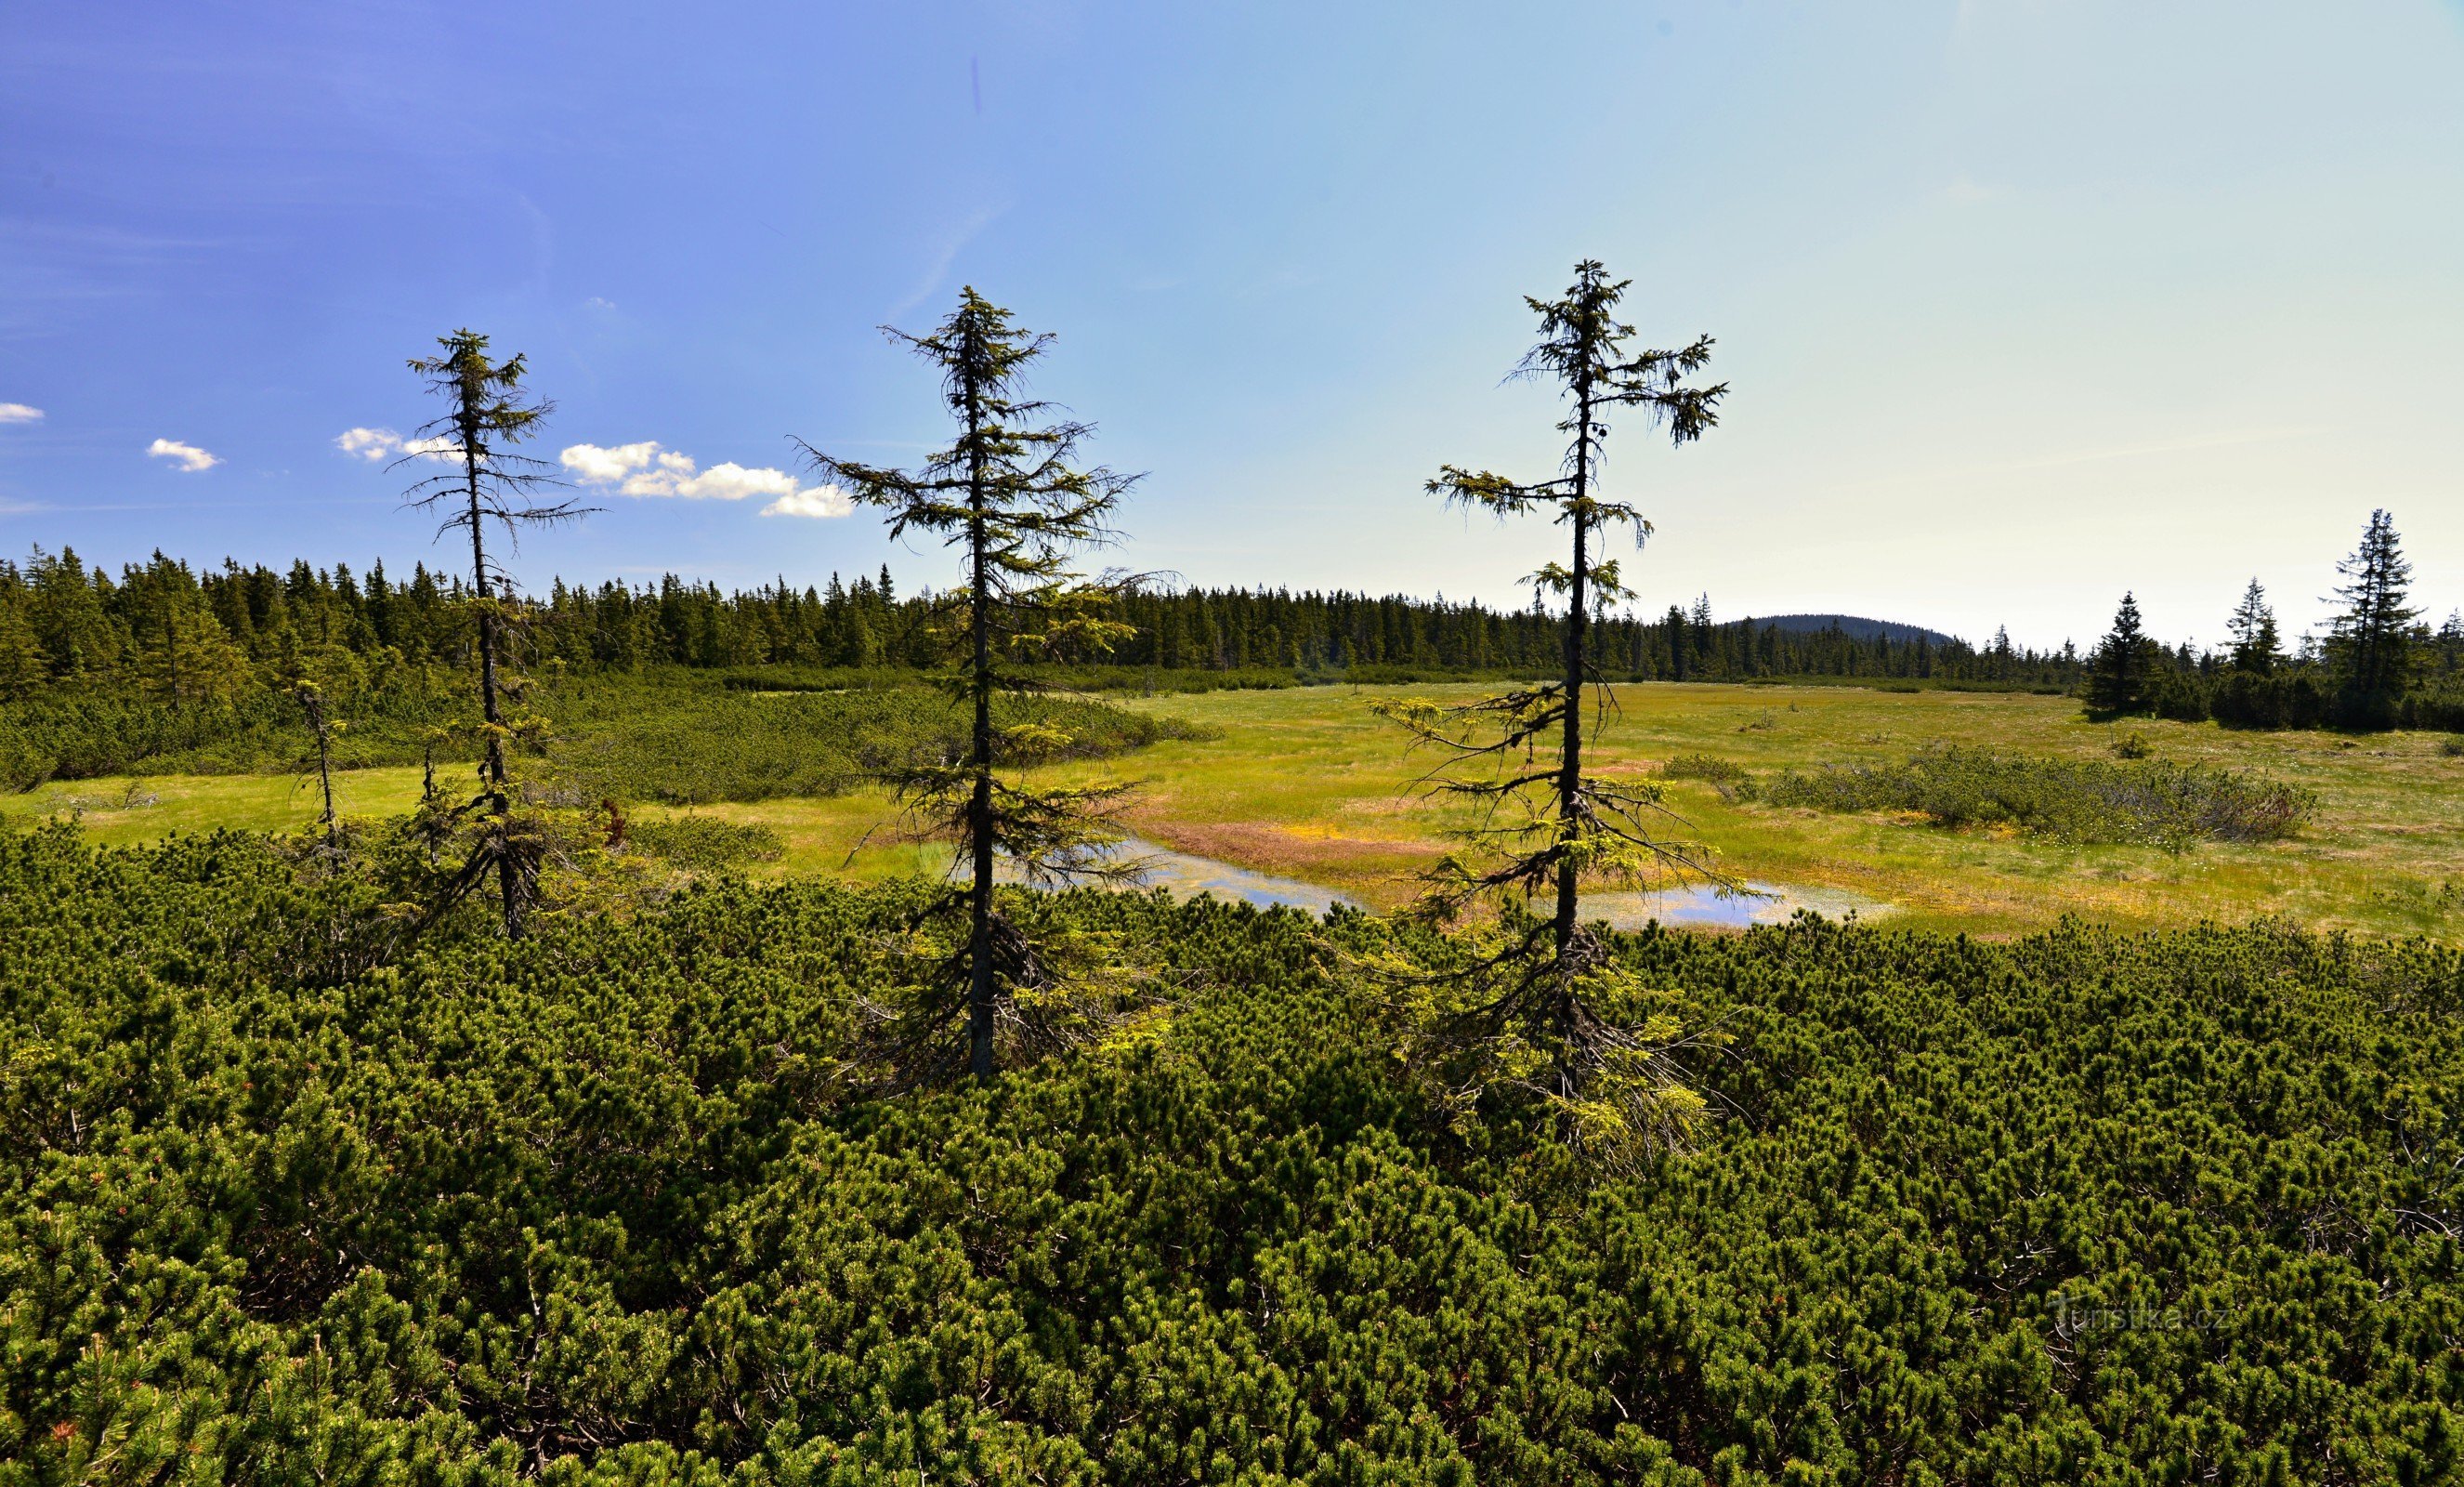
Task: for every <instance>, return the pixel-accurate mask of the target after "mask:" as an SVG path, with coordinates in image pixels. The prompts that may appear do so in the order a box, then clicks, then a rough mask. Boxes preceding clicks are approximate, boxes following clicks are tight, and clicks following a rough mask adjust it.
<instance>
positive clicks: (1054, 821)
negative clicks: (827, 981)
mask: <svg viewBox="0 0 2464 1487" xmlns="http://www.w3.org/2000/svg"><path fill="white" fill-rule="evenodd" d="M883 331H884V333H885V334H887V335H889V336H890V337H891V339H892V340H894V341H896V342H898V343H900V344H904V345H906V346H907V347H909V348H910V349H911V350H913V351H914V352H915V353H916V354H917V355H918V356H920V357H922V358H923V359H924V360H925V361H927V362H929V363H931V364H932V365H933V366H935V367H936V368H937V369H939V371H940V373H941V393H942V399H943V402H944V403H945V404H946V405H947V407H948V408H949V411H950V414H951V416H952V417H953V418H955V419H956V420H957V423H958V426H959V432H958V435H957V439H956V440H955V441H953V442H952V443H951V444H950V446H949V447H948V448H946V449H943V450H941V451H939V452H938V453H936V454H935V455H932V456H931V457H930V458H928V459H927V460H926V461H925V463H924V464H923V466H922V467H921V468H919V469H917V470H914V471H912V472H911V471H904V470H893V469H887V468H882V467H878V466H873V465H864V464H857V463H854V462H852V461H848V460H843V459H839V458H836V457H833V456H831V455H825V454H824V453H823V452H822V451H820V450H818V449H815V448H814V447H813V446H811V445H810V444H804V443H803V441H801V440H799V441H798V442H799V444H800V445H801V447H802V448H803V451H804V453H805V454H806V455H808V456H809V457H810V459H811V462H812V465H813V468H814V469H815V470H816V471H817V472H819V473H820V474H821V475H822V476H824V477H826V478H828V479H831V480H834V481H836V482H838V483H840V484H842V485H844V486H845V487H847V490H848V492H849V494H850V495H851V496H852V497H853V498H854V499H856V500H857V501H860V502H862V503H864V504H866V505H869V506H878V507H880V508H881V509H882V510H884V511H886V512H887V513H889V517H890V535H891V537H892V538H893V539H896V538H899V537H903V536H905V535H906V534H907V533H909V532H911V531H914V532H924V533H929V534H932V535H934V536H937V537H939V538H940V539H941V541H942V543H943V544H945V545H947V546H951V547H955V548H957V549H958V552H959V555H960V560H961V562H962V563H963V564H964V566H965V571H966V582H965V584H964V586H963V587H961V588H957V589H954V590H952V591H951V592H950V593H948V594H946V595H944V596H942V605H941V608H940V612H939V613H938V614H937V615H936V616H935V618H936V620H937V622H938V623H937V624H936V625H935V627H934V629H935V632H936V633H938V634H939V635H940V636H941V637H942V638H943V640H944V641H945V642H946V643H947V645H948V648H949V649H950V651H952V652H953V653H955V655H954V660H955V663H956V664H955V665H954V666H953V667H952V668H951V669H949V670H948V671H946V672H944V673H943V674H942V680H943V682H944V684H945V685H946V686H947V688H948V689H949V691H950V692H951V693H952V695H953V696H954V697H956V698H957V699H959V700H960V701H962V702H963V703H964V704H965V705H966V706H967V707H968V708H969V709H970V710H971V713H972V723H971V726H970V729H969V733H968V741H967V748H966V752H965V754H964V755H963V756H961V757H957V758H952V757H949V756H948V755H942V756H939V757H927V758H921V759H917V760H914V761H913V762H911V763H909V764H907V765H906V766H902V767H899V768H896V769H893V770H891V771H888V773H889V775H890V778H891V783H892V784H893V786H894V787H895V788H896V789H897V790H898V792H899V795H900V797H901V798H902V799H903V800H904V801H906V802H907V803H908V805H909V807H910V809H911V810H913V812H914V814H915V815H916V816H917V817H918V818H919V819H921V820H922V821H924V822H926V823H927V830H928V832H930V833H931V834H934V835H936V836H940V837H943V838H946V839H949V840H952V841H955V842H956V843H957V848H958V860H959V861H960V863H961V864H963V866H964V869H965V872H966V875H967V880H966V883H965V886H964V887H963V888H962V889H960V890H958V891H957V892H956V893H953V894H952V895H949V896H947V898H946V899H944V900H942V901H941V902H940V903H939V904H937V905H936V906H935V910H936V912H935V914H934V915H931V916H928V917H927V918H926V919H925V920H924V921H920V922H922V923H923V924H926V925H928V926H929V925H931V924H932V923H933V922H935V921H939V920H942V919H944V918H946V917H947V916H949V915H950V914H953V913H954V912H955V911H956V910H957V908H958V906H959V905H960V904H961V903H963V905H964V908H965V916H966V926H967V927H966V937H965V943H964V944H963V946H953V947H951V948H950V949H949V950H948V951H947V953H942V954H928V959H929V960H931V961H933V962H935V969H934V970H933V971H932V972H931V973H930V974H928V976H927V977H926V978H925V980H926V985H925V986H924V987H923V988H920V989H921V992H922V995H921V996H920V997H919V1000H918V1008H917V1010H918V1013H919V1015H917V1016H914V1017H912V1018H907V1019H903V1021H904V1022H905V1024H906V1026H904V1027H903V1028H902V1029H901V1031H900V1032H899V1034H898V1037H897V1044H898V1047H899V1049H900V1050H901V1054H902V1057H903V1058H904V1059H906V1060H907V1061H909V1062H910V1063H911V1065H915V1066H920V1067H921V1068H923V1069H925V1070H934V1069H937V1068H938V1067H940V1066H941V1065H942V1064H943V1063H944V1062H945V1052H946V1051H945V1043H946V1040H945V1039H944V1038H943V1037H942V1036H941V1034H942V1032H943V1031H944V1030H945V1029H946V1027H947V1026H948V1024H949V1022H950V1021H951V1020H952V1017H951V1013H952V1012H954V1011H955V1010H956V1009H955V1008H953V1007H951V1006H950V1005H949V994H950V993H952V992H958V991H962V992H963V997H964V1002H963V1006H964V1010H965V1019H966V1065H965V1067H966V1070H967V1072H968V1073H970V1074H972V1075H974V1076H976V1077H978V1078H990V1077H991V1076H992V1074H993V1069H994V1064H995V1062H996V1056H995V1045H996V1043H997V1041H999V1038H1000V1033H1001V1029H1002V1028H1003V1027H1004V1026H1006V1028H1007V1029H1008V1031H1009V1032H1010V1041H1011V1042H1012V1044H1013V1046H1014V1047H1015V1048H1017V1049H1018V1050H1019V1051H1020V1052H1022V1053H1025V1054H1033V1053H1034V1052H1037V1051H1039V1050H1041V1049H1044V1048H1046V1047H1049V1046H1051V1045H1053V1044H1054V1043H1056V1042H1066V1041H1069V1040H1070V1039H1071V1038H1072V1037H1073V1036H1074V1035H1075V1034H1076V1033H1078V1032H1083V1031H1086V1030H1087V1029H1088V1027H1089V1024H1088V1022H1087V1019H1086V1017H1085V1015H1084V1014H1085V1013H1086V1012H1087V1010H1089V1007H1090V1006H1091V1005H1093V1004H1092V1003H1089V1001H1087V1000H1086V999H1084V998H1081V997H1079V996H1077V995H1075V994H1073V993H1075V992H1077V991H1081V990H1091V991H1095V992H1098V993H1100V992H1101V991H1102V990H1104V989H1105V983H1106V981H1107V979H1108V978H1105V977H1103V976H1101V975H1097V976H1095V977H1094V978H1093V981H1094V985H1093V986H1092V987H1089V986H1088V985H1087V984H1086V983H1085V981H1084V980H1083V979H1082V978H1081V977H1079V976H1075V975H1072V974H1071V973H1070V972H1069V970H1068V969H1067V968H1066V967H1067V966H1069V965H1071V964H1072V963H1076V962H1081V961H1088V960H1090V959H1091V960H1097V961H1099V960H1100V959H1101V954H1100V951H1099V950H1097V949H1096V948H1095V947H1092V946H1089V945H1085V944H1075V943H1073V944H1071V945H1067V946H1064V945H1060V944H1055V945H1049V946H1044V947H1039V946H1038V945H1036V944H1035V943H1031V942H1030V940H1029V939H1028V937H1027V936H1026V935H1025V934H1024V933H1023V932H1022V931H1021V930H1020V928H1019V927H1018V925H1017V924H1016V923H1015V922H1014V921H1012V920H1011V919H1010V918H1009V917H1008V916H1007V915H1005V914H1004V913H1003V912H1002V911H1001V907H1000V905H999V904H998V903H997V902H996V900H995V896H994V892H993V886H994V874H995V867H996V864H997V863H998V862H1000V861H1001V860H1002V859H1007V860H1008V861H1009V862H1010V863H1012V864H1014V865H1015V867H1016V868H1017V870H1018V871H1020V872H1021V873H1022V874H1023V876H1024V877H1026V878H1027V879H1028V881H1030V882H1032V883H1035V884H1037V885H1039V886H1050V885H1053V884H1058V883H1065V882H1082V881H1089V880H1104V879H1113V880H1118V879H1120V878H1123V877H1128V876H1131V875H1133V873H1134V871H1135V865H1134V864H1133V863H1132V862H1129V861H1127V860H1125V859H1123V858H1121V857H1120V856H1119V855H1118V854H1116V853H1115V851H1114V849H1116V848H1117V847H1118V846H1119V845H1120V843H1121V841H1122V839H1123V836H1124V832H1122V831H1121V829H1120V828H1119V827H1118V826H1117V825H1115V824H1114V819H1113V818H1114V814H1115V812H1116V810H1117V809H1118V807H1119V806H1120V805H1121V804H1122V802H1123V799H1124V797H1125V794H1126V792H1127V787H1126V786H1119V785H1094V786H1086V787H1079V788H1048V789H1035V788H1028V786H1027V785H1026V784H1025V783H1024V781H1023V778H1022V776H1021V773H1020V771H1021V769H1022V768H1023V766H1027V765H1030V764H1032V763H1034V762H1036V761H1037V760H1039V759H1044V758H1048V757H1050V756H1052V755H1053V754H1056V753H1058V752H1060V751H1062V750H1064V749H1066V748H1067V747H1068V746H1069V743H1070V742H1071V741H1070V739H1069V737H1068V735H1067V733H1066V732H1064V731H1062V730H1060V729H1058V728H1056V727H1054V726H1052V725H1051V724H1050V723H1049V722H1048V721H1032V720H1030V721H1021V722H1018V723H1014V724H1012V725H1011V726H1009V727H1006V728H996V727H995V726H994V722H993V708H994V699H996V698H998V697H1001V696H1004V695H1008V696H1017V695H1020V694H1024V693H1031V692H1036V691H1041V690H1044V688H1045V682H1044V681H1043V680H1041V679H1040V678H1039V677H1037V676H1036V675H1035V673H1034V671H1033V670H1032V667H1033V666H1034V664H1035V663H1036V662H1038V661H1050V660H1067V659H1072V658H1075V657H1078V656H1081V655H1088V654H1095V655H1100V654H1103V653H1105V652H1108V651H1110V650H1111V648H1112V646H1113V645H1114V644H1115V643H1116V642H1118V641H1119V640H1122V639H1124V638H1126V637H1127V636H1128V635H1129V633H1130V629H1129V627H1128V626H1126V625H1124V624H1122V623H1120V622H1119V621H1118V620H1116V619H1113V618H1111V613H1112V611H1113V610H1114V609H1115V607H1116V604H1117V601H1118V599H1119V596H1120V594H1121V592H1122V591H1123V589H1124V588H1125V587H1126V586H1127V584H1128V583H1129V582H1130V581H1129V580H1126V579H1122V580H1115V581H1111V582H1104V583H1088V582H1085V581H1083V580H1082V579H1081V578H1080V577H1079V576H1078V575H1077V574H1075V573H1073V572H1072V571H1070V569H1069V567H1068V561H1069V556H1070V554H1071V553H1072V552H1074V551H1076V550H1079V549H1083V548H1086V547H1089V546H1095V545H1101V544H1106V543H1109V542H1111V540H1112V536H1113V534H1112V531H1111V525H1110V519H1111V513H1112V510H1113V508H1114V507H1115V506H1116V505H1117V504H1118V503H1119V501H1120V499H1121V497H1122V496H1123V495H1124V494H1125V493H1126V492H1127V491H1128V490H1129V488H1130V487H1131V485H1133V483H1134V482H1135V480H1136V478H1137V477H1134V476H1124V475H1117V474H1115V473H1113V472H1112V471H1111V470H1108V469H1105V468H1103V467H1102V466H1100V465H1099V466H1095V467H1092V468H1089V469H1080V468H1078V467H1077V465H1076V463H1075V461H1076V459H1077V457H1078V450H1079V446H1080V445H1082V444H1083V443H1084V442H1085V441H1086V440H1087V438H1088V437H1089V435H1090V434H1091V433H1093V432H1094V431H1093V429H1092V427H1091V426H1090V425H1088V424H1084V423H1079V422H1076V421H1074V420H1070V419H1067V418H1059V419H1055V418H1053V417H1052V415H1053V414H1054V412H1055V410H1054V408H1053V407H1052V405H1050V404H1048V403H1043V402H1038V401H1035V400H1032V399H1030V398H1027V397H1026V396H1024V394H1023V382H1024V379H1025V376H1026V373H1027V369H1028V368H1029V367H1030V366H1032V365H1033V364H1034V363H1035V361H1036V359H1037V358H1038V357H1040V356H1042V355H1043V354H1044V352H1045V350H1046V349H1047V348H1048V347H1049V346H1050V344H1051V341H1052V338H1051V337H1050V336H1048V335H1036V334H1033V333H1030V332H1028V331H1025V330H1023V329H1021V328H1019V327H1018V326H1017V325H1015V324H1014V323H1012V322H1011V319H1010V313H1009V312H1008V311H1007V310H1005V309H1002V308H1001V307H1000V306H999V305H995V304H993V303H991V302H989V301H988V300H984V299H983V298H982V297H981V296H979V295H978V294H977V293H976V292H975V290H974V289H973V288H968V289H966V290H963V291H962V292H961V293H960V296H959V300H958V307H957V309H956V310H955V311H953V312H951V314H950V316H949V318H948V319H946V320H944V321H943V322H941V323H940V325H939V326H937V327H936V328H935V329H934V330H933V331H932V332H931V333H930V334H927V335H922V336H913V335H909V334H907V333H905V332H903V331H899V330H896V329H892V328H891V327H889V326H884V327H883ZM923 943H924V944H925V945H926V946H927V947H928V948H929V947H933V946H935V945H937V941H935V940H934V939H932V938H931V937H930V936H929V935H928V937H927V938H926V939H925V941H924V942H923ZM1079 951H1093V952H1094V953H1092V954H1091V956H1089V955H1082V954H1079V953H1076V952H1079ZM1103 999H1104V998H1103V997H1102V996H1101V995H1100V994H1098V995H1097V996H1096V997H1095V998H1094V1001H1095V1002H1100V1001H1102V1000H1103ZM1098 1021H1100V1019H1098Z"/></svg>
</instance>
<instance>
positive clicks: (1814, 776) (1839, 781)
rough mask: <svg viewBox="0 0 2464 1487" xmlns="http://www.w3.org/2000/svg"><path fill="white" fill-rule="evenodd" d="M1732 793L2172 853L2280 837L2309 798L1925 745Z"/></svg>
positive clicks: (2239, 778) (2214, 779) (2149, 769)
mask: <svg viewBox="0 0 2464 1487" xmlns="http://www.w3.org/2000/svg"><path fill="white" fill-rule="evenodd" d="M1740 793H1742V794H1744V795H1745V796H1746V798H1748V799H1752V800H1759V801H1762V802H1764V803H1766V804H1769V805H1773V806H1808V807H1812V808H1814V809H1815V810H1838V811H1866V810H1905V811H1914V812H1916V813H1918V814H1920V815H1923V816H1925V817H1927V818H1929V819H1930V820H1931V821H1932V822H1933V823H1934V824H1935V825H1937V826H1945V827H1962V826H1971V825H1996V824H2004V825H2010V826H2014V827H2017V828H2018V829H2020V830H2021V831H2026V832H2037V833H2040V834H2043V835H2047V836H2057V837H2060V838H2062V839H2064V840H2067V841H2075V842H2138V843H2145V844H2148V845H2154V846H2161V847H2166V848H2168V849H2172V850H2179V849H2181V848H2183V847H2186V846H2188V845H2189V843H2191V842H2193V841H2196V840H2199V839H2202V838H2204V839H2208V840H2213V841H2227V842H2255V841H2272V840H2275V839H2277V838H2278V837H2284V836H2290V835H2292V834H2293V833H2294V832H2298V831H2299V830H2300V829H2301V827H2302V826H2303V825H2304V824H2306V823H2307V822H2308V821H2309V819H2310V817H2311V815H2312V813H2313V812H2315V811H2316V810H2317V809H2318V796H2317V795H2316V794H2315V793H2314V792H2312V791H2310V790H2307V789H2304V788H2301V787H2299V786H2296V785H2288V784H2285V783H2282V782H2280V781H2276V780H2267V779H2261V778H2258V777H2256V776H2254V775H2250V774H2247V773H2243V772H2240V771H2235V770H2226V769H2219V768H2215V767H2212V766H2201V765H2174V764H2165V763H2161V762H2154V761H2148V762H2141V763H2134V764H2110V763H2106V762H2104V761H2101V760H2064V759H2012V758H2005V757H2002V756H2000V755H1996V754H1992V753H1990V752H1987V751H1985V750H1981V749H1969V748H1958V747H1941V748H1931V749H1927V750H1925V752H1923V753H1921V754H1918V755H1916V756H1915V757H1913V758H1911V759H1910V760H1908V762H1907V763H1905V764H1903V765H1853V766H1826V767H1824V768H1822V769H1819V770H1816V771H1815V772H1813V773H1811V774H1799V773H1788V774H1781V775H1775V776H1771V777H1770V778H1767V779H1764V780H1760V781H1756V782H1751V783H1750V784H1749V786H1748V787H1746V788H1744V789H1743V790H1741V792H1740Z"/></svg>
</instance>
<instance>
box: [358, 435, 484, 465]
mask: <svg viewBox="0 0 2464 1487" xmlns="http://www.w3.org/2000/svg"><path fill="white" fill-rule="evenodd" d="M334 447H335V448H336V449H339V450H341V452H342V453H343V454H345V455H359V456H360V457H361V458H362V459H364V460H366V461H367V462H368V463H370V464H376V463H378V462H379V461H381V460H387V459H400V458H402V457H403V456H404V455H427V456H428V457H429V458H430V459H443V458H445V457H447V456H448V455H454V454H457V453H459V451H457V450H456V449H455V448H454V447H453V441H452V440H451V439H443V438H429V439H406V438H404V437H403V436H402V435H401V434H399V433H394V432H393V431H392V430H391V429H345V430H343V431H342V432H341V433H339V434H337V435H335V438H334Z"/></svg>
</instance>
